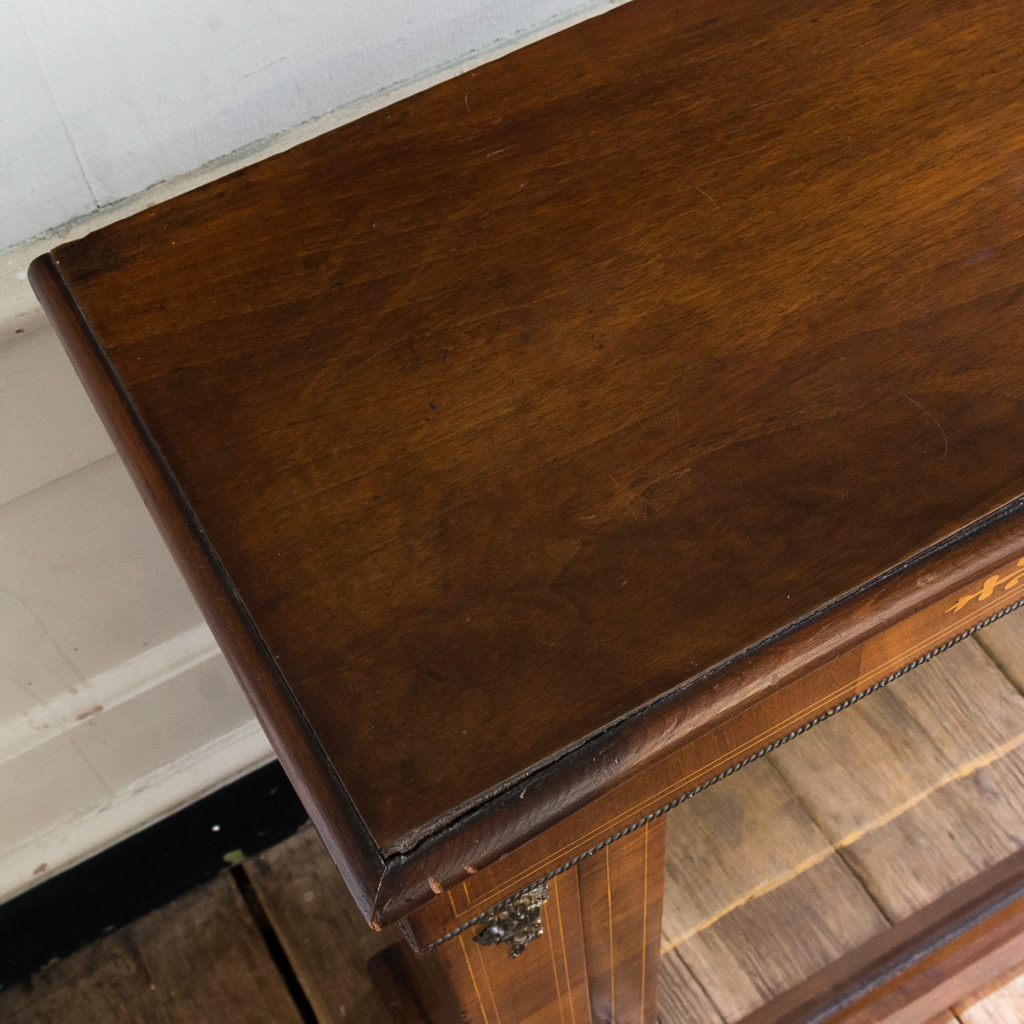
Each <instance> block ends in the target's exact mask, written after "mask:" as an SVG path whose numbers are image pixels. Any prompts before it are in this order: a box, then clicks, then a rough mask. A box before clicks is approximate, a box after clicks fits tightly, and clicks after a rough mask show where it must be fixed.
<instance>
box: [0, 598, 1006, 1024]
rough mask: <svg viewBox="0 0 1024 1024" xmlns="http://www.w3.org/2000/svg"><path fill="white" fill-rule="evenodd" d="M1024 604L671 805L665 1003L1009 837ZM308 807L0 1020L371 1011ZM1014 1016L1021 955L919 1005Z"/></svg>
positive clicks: (723, 1007) (996, 851) (938, 882)
mask: <svg viewBox="0 0 1024 1024" xmlns="http://www.w3.org/2000/svg"><path fill="white" fill-rule="evenodd" d="M1022 694H1024V613H1020V614H1018V615H1016V616H1009V617H1008V618H1006V619H1004V620H1002V621H1000V622H998V623H995V624H994V625H992V626H990V627H988V628H987V629H986V630H985V631H983V632H982V633H980V634H979V635H978V636H977V637H976V638H974V639H971V640H968V641H965V642H963V643H961V644H959V645H957V646H956V647H954V648H953V649H951V650H950V651H948V652H946V653H945V654H944V655H943V656H942V657H940V658H937V659H935V660H933V661H932V662H931V663H929V664H928V665H925V666H922V667H921V668H919V669H917V670H915V671H914V672H912V673H910V674H909V675H907V676H905V677H904V678H902V679H900V680H899V681H898V682H896V683H894V684H893V685H892V686H890V687H889V688H887V689H886V690H884V691H882V692H880V693H877V694H875V695H873V696H872V697H871V698H870V699H869V700H866V701H864V702H862V703H860V704H858V705H856V706H854V707H852V708H850V709H849V710H847V711H845V712H843V714H841V715H838V716H836V717H835V718H834V719H831V720H830V721H828V722H826V723H823V724H822V725H819V726H817V727H816V728H815V729H813V730H811V731H810V732H808V733H807V734H805V735H804V736H801V737H800V738H799V740H797V741H795V742H793V743H790V744H787V745H786V746H785V747H783V748H781V749H779V750H778V751H776V752H775V753H773V754H772V755H769V756H768V757H766V758H764V759H762V760H761V761H759V762H757V763H755V764H753V765H751V766H750V767H748V768H747V769H745V770H744V771H742V772H738V773H737V774H735V775H734V776H732V777H731V778H729V779H727V780H726V781H725V782H723V783H720V784H719V785H717V786H715V787H713V788H711V789H710V790H708V791H706V792H705V793H703V794H702V795H701V796H700V798H699V799H695V800H693V801H691V802H688V803H686V804H684V805H683V806H682V807H680V808H678V809H677V810H676V811H675V812H673V814H672V815H671V816H670V819H669V832H670V841H669V842H670V852H669V865H668V890H667V893H666V900H665V920H664V934H663V942H662V971H661V974H662V977H661V990H660V1013H659V1018H660V1021H661V1024H728V1022H731V1021H734V1020H737V1019H738V1018H739V1017H741V1016H742V1015H743V1014H745V1013H747V1012H749V1011H750V1010H751V1009H753V1008H754V1007H755V1006H757V1005H758V1004H760V1003H761V1002H763V1001H764V1000H765V999H767V998H770V997H771V996H773V995H775V994H778V993H779V992H781V991H783V990H785V989H786V988H788V987H789V986H791V985H793V984H795V983H796V982H798V981H800V980H801V979H803V978H805V977H807V976H808V975H810V974H811V973H813V972H814V971H815V970H817V969H819V968H821V967H823V966H824V965H825V964H826V963H827V962H829V961H830V960H831V959H833V958H835V957H837V956H839V955H840V954H842V953H843V952H845V951H846V950H849V949H851V948H852V947H854V946H856V945H858V944H860V943H862V942H864V941H867V940H869V939H870V938H871V937H872V936H874V935H877V934H879V933H880V932H882V931H883V930H884V929H886V928H887V927H888V926H889V925H890V924H891V923H892V922H895V921H898V920H899V919H901V918H902V917H905V916H906V915H908V914H910V913H912V912H914V911H915V910H916V909H918V908H920V907H921V906H923V905H925V904H926V903H928V902H929V901H931V900H933V899H935V898H936V897H937V896H938V895H940V894H941V893H943V892H945V891H948V890H949V889H951V888H952V887H953V886H955V885H956V884H957V883H958V882H961V881H963V880H965V879H966V878H968V877H970V876H971V875H973V874H975V873H976V872H977V871H979V870H981V869H982V868H985V867H987V866H989V865H991V864H993V863H995V862H996V861H998V860H999V859H1001V858H1003V857H1005V856H1006V855H1007V854H1009V853H1010V852H1012V851H1013V850H1015V849H1019V848H1021V847H1022V846H1024V695H1022ZM398 938H399V937H398V935H397V933H396V932H394V931H389V932H385V933H383V934H376V933H373V932H371V931H370V930H369V929H367V928H366V926H365V924H364V923H363V921H362V919H361V918H360V917H359V915H358V913H357V912H356V911H355V909H354V907H353V906H352V903H351V901H350V899H349V897H348V895H347V893H346V892H345V891H344V889H343V887H342V885H341V882H340V880H339V878H338V875H337V873H336V871H335V870H334V868H333V866H332V865H331V864H330V862H329V860H328V858H327V855H326V854H325V852H324V850H323V847H322V846H321V844H320V841H319V839H318V838H317V837H316V835H315V833H313V832H312V831H311V830H309V829H307V830H304V831H302V832H300V833H299V834H298V835H296V836H293V837H292V838H291V839H289V840H287V841H285V842H283V843H281V844H279V845H278V846H276V847H274V848H272V849H270V850H268V851H267V852H265V853H263V854H262V855H260V856H259V857H256V858H253V859H252V860H250V861H248V862H247V863H245V864H243V865H241V866H239V867H236V868H234V869H232V870H231V871H230V872H226V873H225V874H224V875H222V876H221V877H219V878H218V879H216V880H215V881H214V882H212V883H210V884H208V885H206V886H204V887H202V888H200V889H198V890H196V891H194V892H192V893H189V894H188V895H186V896H185V897H183V898H181V899H180V900H178V901H177V902H175V903H173V904H171V905H169V906H167V907H165V908H163V909H161V910H158V911H155V912H154V913H152V914H149V915H147V916H146V917H144V918H142V919H140V920H139V921H136V922H135V923H134V924H132V925H130V926H128V927H126V928H123V929H121V930H120V931H118V932H115V933H113V934H111V935H108V936H105V937H103V938H101V939H99V940H98V941H96V942H95V943H93V944H92V945H91V946H89V947H87V948H86V949H84V950H82V951H80V952H79V953H76V954H75V955H73V956H71V957H69V958H67V959H66V960H65V961H62V962H60V963H56V964H53V965H50V966H48V967H47V968H44V969H43V970H42V971H40V972H39V973H38V974H37V975H35V976H34V977H33V978H31V979H29V980H28V981H26V982H25V983H23V984H21V985H19V986H16V987H14V988H12V989H10V990H8V991H4V992H0V1021H3V1022H5V1024H30V1022H31V1024H49V1022H51V1021H52V1022H57V1021H59V1022H62V1024H63V1022H75V1024H92V1022H104V1024H107V1022H112V1024H118V1022H121V1021H125V1022H128V1021H131V1022H158V1024H162V1022H168V1024H177V1022H179V1021H180V1022H185V1021H188V1022H189V1024H194V1022H205V1021H218V1022H221V1021H223V1022H227V1024H233V1022H236V1021H237V1022H275V1024H312V1022H316V1024H326V1022H328V1021H334V1022H337V1021H358V1022H360V1024H387V1022H388V1021H389V1019H390V1018H389V1017H388V1015H387V1013H386V1010H385V1008H384V1006H383V1004H382V1003H381V1001H380V998H379V997H378V995H377V993H376V992H374V991H373V990H372V989H371V987H370V985H369V982H368V980H367V976H366V973H365V963H366V960H367V959H368V958H369V957H370V956H371V955H372V954H373V953H375V952H376V951H378V950H379V949H382V948H384V947H385V946H387V945H389V944H391V943H392V942H395V941H398ZM1021 1021H1024V966H1022V969H1021V972H1020V973H1019V975H1016V976H1015V975H1014V974H1011V975H1010V976H1004V977H1000V978H994V979H992V980H991V983H990V984H988V985H987V986H986V987H985V989H984V990H982V991H980V992H978V993H977V994H976V995H975V996H974V997H972V998H971V999H968V1000H965V1001H964V1002H963V1003H961V1004H960V1005H957V1006H955V1007H950V1009H949V1012H948V1014H947V1015H946V1017H945V1018H942V1019H940V1020H938V1021H936V1022H935V1024H1019V1022H1021Z"/></svg>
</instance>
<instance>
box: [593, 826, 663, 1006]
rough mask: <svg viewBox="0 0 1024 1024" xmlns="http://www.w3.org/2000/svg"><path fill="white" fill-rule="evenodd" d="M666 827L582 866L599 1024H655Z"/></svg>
mask: <svg viewBox="0 0 1024 1024" xmlns="http://www.w3.org/2000/svg"><path fill="white" fill-rule="evenodd" d="M665 824H666V823H665V819H664V818H658V819H656V820H655V821H652V822H650V823H649V824H647V825H643V826H641V827H640V828H638V829H637V830H636V831H635V832H634V833H632V834H631V835H629V836H627V837H626V838H625V839H623V840H621V841H620V842H617V843H613V844H612V845H610V846H606V847H605V848H604V850H602V851H601V853H599V854H597V855H596V856H594V857H591V858H589V859H588V860H585V861H584V862H583V863H581V864H580V866H579V880H580V881H579V884H580V906H581V911H582V916H583V946H584V951H585V955H586V959H587V975H588V977H589V981H590V1013H591V1019H592V1020H593V1021H594V1024H655V1018H656V1014H657V1002H658V962H659V957H660V954H661V910H662V893H663V890H664V887H665V833H666V829H665Z"/></svg>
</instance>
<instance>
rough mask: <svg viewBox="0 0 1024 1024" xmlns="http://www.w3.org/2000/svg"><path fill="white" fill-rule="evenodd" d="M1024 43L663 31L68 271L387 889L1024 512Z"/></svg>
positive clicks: (59, 255)
mask: <svg viewBox="0 0 1024 1024" xmlns="http://www.w3.org/2000/svg"><path fill="white" fill-rule="evenodd" d="M1022 40H1024V7H1022V6H1021V5H1020V4H1017V3H1011V2H1005V0H1002V2H989V3H975V4H969V5H959V4H956V5H954V4H931V5H922V4H911V3H894V4H886V5H878V4H872V3H867V2H846V3H806V2H792V0H779V2H773V3H767V4H766V3H760V2H757V3H755V2H753V0H741V2H735V3H732V4H727V5H722V4H721V3H718V2H716V3H709V2H708V3H705V2H694V3H686V4H678V3H671V2H662V0H635V2H633V3H630V4H627V5H626V6H624V7H621V8H619V9H616V10H614V11H612V12H610V13H607V14H605V15H602V16H601V17H598V18H595V19H593V20H592V21H589V22H587V23H585V24H583V25H580V26H577V27H575V28H573V29H571V30H569V31H566V32H564V33H560V34H558V35H556V36H553V37H551V38H549V39H547V40H545V41H543V42H540V43H538V44H535V45H533V46H530V47H528V48H526V49H524V50H522V51H519V52H516V53H514V54H511V55H509V56H507V57H504V58H502V59H501V60H500V61H498V62H495V63H493V64H490V65H487V66H485V67H482V68H480V69H479V70H477V71H474V72H471V73H469V74H467V75H464V76H462V77H459V78H457V79H455V80H453V81H451V82H448V83H445V84H443V85H440V86H438V87H435V88H433V89H431V90H429V91H428V92H425V93H423V94H421V95H418V96H415V97H413V98H411V99H409V100H405V101H403V102H402V103H400V104H398V105H396V106H394V107H390V108H388V109H385V110H382V111H380V112H378V113H376V114H373V115H370V116H369V117H366V118H363V119H362V120H360V121H358V122H355V123H354V124H352V125H349V126H346V127H344V128H341V129H338V130H336V131H334V132H331V133H330V134H328V135H325V136H322V137H321V138H318V139H316V140H314V141H312V142H309V143H306V144H304V145H302V146H300V147H298V148H296V149H294V150H291V151H289V152H288V153H286V154H283V155H281V156H278V157H274V158H272V159H269V160H266V161H263V162H261V163H258V164H256V165H254V166H252V167H249V168H247V169H246V170H243V171H240V172H238V173H236V174H233V175H230V176H229V177H227V178H225V179H223V180H221V181H218V182H215V183H213V184H211V185H209V186H206V187H204V188H202V189H199V190H197V191H195V192H192V193H189V194H187V195H184V196H182V197H180V198H178V199H175V200H172V201H171V202H169V203H166V204H163V205H161V206H158V207H156V208H154V209H153V210H150V211H147V212H145V213H143V214H140V215H138V216H135V217H132V218H130V219H128V220H126V221H124V222H122V223H119V224H116V225H113V226H111V227H109V228H106V229H104V230H102V231H99V232H97V233H95V234H93V235H90V236H88V237H87V238H85V239H84V240H82V241H80V242H75V243H72V244H70V245H67V246H63V247H61V248H60V249H58V250H57V251H56V253H55V254H54V255H53V257H52V262H51V263H45V262H44V263H42V264H37V266H36V268H35V271H34V279H35V281H36V283H37V287H39V289H40V291H41V292H43V293H44V297H45V296H46V295H48V296H49V297H48V298H47V299H46V301H47V302H48V303H49V305H50V307H51V309H52V310H57V313H58V319H59V316H60V315H61V313H60V310H63V314H62V315H64V316H65V318H66V319H67V323H70V322H71V321H72V320H73V321H74V322H75V324H76V325H77V326H76V327H71V326H67V324H65V327H64V332H65V334H66V335H70V334H73V333H75V332H76V331H77V332H78V333H79V334H80V335H81V337H82V338H84V339H85V341H83V342H81V343H80V346H79V347H80V350H81V352H86V355H81V354H80V355H79V356H77V357H76V358H78V360H79V362H80V363H82V361H83V360H84V361H86V362H89V363H90V365H91V366H92V369H91V370H90V369H86V370H84V371H83V373H84V375H85V376H86V377H87V378H88V377H89V375H90V373H92V374H96V373H100V372H105V373H106V376H107V379H108V381H109V382H110V385H111V386H110V387H109V388H108V389H107V391H106V392H104V395H101V396H100V398H99V401H100V403H101V405H102V404H104V403H106V405H107V407H108V409H109V408H113V407H115V406H117V408H118V411H116V412H115V413H110V412H108V418H110V417H111V416H114V417H115V418H116V417H117V416H121V417H122V419H121V420H120V421H119V422H121V424H122V426H120V427H118V426H117V425H116V424H115V431H116V430H118V429H120V430H121V433H122V435H125V434H126V432H127V428H125V427H124V426H123V424H124V423H128V422H131V424H132V425H133V426H132V429H134V430H135V431H136V432H137V437H136V440H135V441H134V442H126V441H124V440H123V439H122V444H123V445H124V446H125V447H126V448H127V449H129V452H128V454H129V461H130V462H131V461H133V460H134V461H135V462H136V463H142V462H145V463H146V464H147V465H149V466H150V471H151V472H153V473H156V474H158V475H159V476H160V477H161V478H162V479H163V480H164V481H165V483H166V495H165V497H167V501H166V505H167V507H168V508H170V507H172V506H173V511H171V512H166V511H165V512H164V516H165V517H167V516H172V517H175V516H176V517H179V518H181V520H182V521H183V522H184V523H185V524H186V526H187V528H188V530H189V531H190V536H191V539H192V540H191V541H190V543H191V542H194V543H195V545H196V550H197V551H201V552H202V557H203V558H204V559H205V560H206V563H207V567H208V569H209V572H208V573H207V575H206V576H204V577H203V578H202V580H200V582H199V583H198V584H197V587H198V588H200V589H203V588H205V590H206V591H207V593H206V595H205V597H206V606H207V609H208V610H209V609H210V608H211V607H214V608H215V607H216V606H217V604H218V602H220V603H221V604H224V605H225V606H227V605H231V606H232V607H233V608H234V609H235V613H236V614H237V616H238V617H239V621H242V622H244V623H245V625H246V626H247V628H248V630H249V632H250V634H251V638H252V644H253V649H254V650H255V651H256V652H257V655H254V657H258V658H262V659H263V663H264V664H265V665H266V666H267V667H268V668H267V671H268V673H270V674H271V675H275V674H276V675H275V678H274V679H272V682H271V683H270V684H267V686H264V687H263V688H262V689H260V688H258V687H257V688H256V689H257V690H258V696H257V703H260V702H262V705H263V711H262V713H263V716H264V719H265V720H266V719H267V717H268V716H269V717H273V716H274V714H275V713H276V711H275V709H276V708H277V703H276V702H277V701H278V700H279V701H280V705H281V706H282V707H283V706H286V705H288V706H290V707H293V708H297V709H299V710H298V712H297V714H298V716H299V718H301V720H302V727H303V728H308V734H309V736H310V737H312V739H311V740H310V743H309V750H310V751H312V753H311V754H309V755H308V756H310V757H313V758H319V759H322V761H323V762H324V763H325V764H327V765H328V766H329V772H330V774H331V776H332V778H333V779H334V780H335V782H338V780H340V782H338V785H337V792H338V793H340V794H342V796H344V798H345V799H346V800H350V801H351V807H350V808H349V820H350V825H351V827H352V828H353V829H355V830H359V829H361V828H362V824H363V823H364V824H365V830H366V832H365V834H363V835H361V838H360V839H359V843H361V844H362V847H363V849H369V850H371V854H368V855H367V856H371V855H372V850H373V848H374V847H377V848H379V849H381V850H382V851H383V852H384V854H389V853H394V852H396V851H400V850H404V849H407V848H411V847H413V846H414V845H415V843H416V842H417V841H418V840H420V839H421V838H422V837H423V836H425V835H430V834H436V833H438V831H439V829H441V828H442V827H443V825H444V824H445V823H446V822H448V821H450V820H452V819H453V818H455V817H456V816H457V815H458V814H460V813H463V812H465V811H466V810H467V809H468V808H472V807H478V806H484V807H485V805H486V801H487V800H488V799H489V798H490V797H491V796H493V794H495V793H496V792H498V791H500V790H501V789H503V788H504V789H507V788H508V787H509V786H510V785H511V784H512V783H514V782H516V781H517V780H523V779H529V778H531V777H532V774H533V773H536V771H537V769H538V766H541V765H543V764H545V763H552V762H553V761H554V759H557V758H559V757H561V756H563V755H564V754H565V752H567V751H569V750H571V749H572V748H574V747H576V746H578V745H579V744H580V742H581V741H582V740H584V739H586V738H587V737H591V736H593V735H595V734H598V733H601V731H602V730H608V729H609V727H612V726H613V725H614V723H617V722H619V723H621V722H629V721H633V719H628V718H627V717H626V716H630V715H632V714H634V713H636V712H638V711H639V710H642V709H644V708H645V707H646V706H648V705H649V704H650V703H651V702H652V701H655V700H656V699H658V698H660V697H662V696H663V695H665V694H669V693H672V692H677V691H678V690H679V688H683V687H686V686H688V685H699V686H705V687H712V686H713V685H714V677H713V676H712V677H710V678H707V679H705V678H704V677H705V676H706V674H707V673H708V671H709V670H711V669H713V668H715V667H716V666H719V665H721V664H722V663H724V662H729V661H735V659H737V658H740V657H742V656H743V655H744V654H745V652H748V651H750V650H751V649H754V648H756V647H757V645H763V644H764V643H765V642H766V641H768V640H769V639H770V638H776V639H777V640H778V638H780V637H792V636H799V635H800V628H801V627H802V625H803V624H804V623H805V622H807V621H809V619H808V617H809V616H813V615H814V614H815V613H818V612H820V611H821V610H822V609H825V608H827V607H829V606H833V605H835V603H836V602H837V600H839V599H840V598H842V597H843V596H844V595H849V594H851V593H855V592H864V588H867V587H869V586H870V585H872V584H873V582H874V583H877V582H878V581H879V580H881V579H884V578H886V577H887V575H888V574H891V573H892V572H893V571H894V570H897V569H899V568H900V567H905V566H907V565H908V564H916V563H915V562H914V560H915V559H917V558H918V556H922V555H925V556H927V555H928V554H929V553H930V552H933V551H937V550H939V548H940V546H943V545H945V544H947V542H950V539H953V540H954V541H955V540H957V539H959V538H960V537H961V536H962V535H964V534H963V531H965V530H968V529H969V528H973V526H972V524H975V525H976V524H978V523H979V522H981V521H983V520H985V517H990V516H993V515H994V514H997V513H998V510H1000V509H1004V508H1005V507H1006V506H1008V505H1009V504H1010V503H1012V502H1014V500H1015V499H1017V498H1018V497H1019V496H1020V495H1021V494H1022V492H1024V458H1022V453H1024V359H1022V358H1021V353H1022V347H1024V345H1022V343H1024V91H1022V90H1021V88H1020V85H1021V75H1022V70H1021V69H1022V67H1024V62H1022V56H1024V55H1022ZM58 307H59V308H58ZM72 344H74V342H72ZM97 368H99V369H97ZM105 386H106V385H104V387H105ZM99 390H102V388H99ZM119 403H120V404H119ZM133 445H134V448H133ZM132 452H134V455H133V454H132ZM147 460H148V461H147ZM153 467H155V468H153ZM168 496H169V497H168ZM982 525H984V524H982ZM172 532H173V531H172ZM182 543H183V544H184V542H182ZM190 557H192V558H194V557H195V556H194V555H192V556H189V555H186V556H183V561H186V562H187V561H188V559H189V558H190ZM922 564H926V562H925V563H922ZM211 581H213V582H212V583H211ZM193 582H195V578H194V580H193ZM213 591H216V593H213ZM211 594H212V596H211ZM214 617H216V615H215V614H214ZM787 642H788V641H787ZM237 660H238V659H236V662H237ZM242 660H243V661H244V659H242ZM244 672H245V670H244V668H243V674H244ZM702 680H703V681H702ZM275 694H278V695H280V696H279V697H277V696H274V695H275ZM304 756H305V755H304ZM527 788H529V787H528V786H527ZM318 799H321V800H322V799H323V798H322V797H320V798H318ZM371 872H372V869H371Z"/></svg>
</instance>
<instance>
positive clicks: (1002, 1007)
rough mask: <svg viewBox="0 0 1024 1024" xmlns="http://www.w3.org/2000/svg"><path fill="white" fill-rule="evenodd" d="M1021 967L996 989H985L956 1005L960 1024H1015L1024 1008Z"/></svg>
mask: <svg viewBox="0 0 1024 1024" xmlns="http://www.w3.org/2000/svg"><path fill="white" fill-rule="evenodd" d="M1019 970H1020V968H1019V966H1018V967H1017V969H1016V970H1014V971H1012V973H1011V976H1005V975H1004V976H1003V977H1001V978H1000V979H999V984H998V986H997V987H995V988H990V989H983V990H982V991H981V992H979V993H975V994H974V995H972V996H971V998H970V999H966V1000H961V1001H960V1002H959V1003H957V1004H956V1007H955V1011H956V1015H957V1017H958V1018H959V1020H960V1024H1013V1022H1015V1021H1017V1020H1019V1019H1020V1016H1021V1013H1022V1007H1024V976H1021V975H1020V973H1019Z"/></svg>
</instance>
